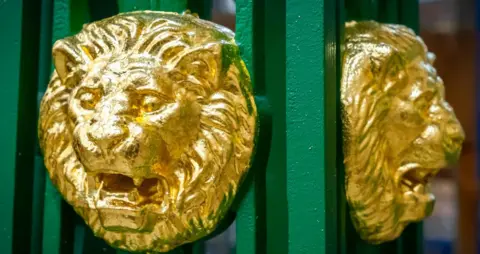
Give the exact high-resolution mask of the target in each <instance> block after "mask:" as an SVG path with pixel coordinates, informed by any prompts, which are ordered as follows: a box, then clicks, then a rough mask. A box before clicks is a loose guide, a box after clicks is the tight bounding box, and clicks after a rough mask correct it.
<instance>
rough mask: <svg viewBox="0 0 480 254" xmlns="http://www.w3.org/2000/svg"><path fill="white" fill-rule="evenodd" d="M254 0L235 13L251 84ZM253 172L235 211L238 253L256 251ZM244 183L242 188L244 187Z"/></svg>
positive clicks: (240, 5) (242, 0)
mask: <svg viewBox="0 0 480 254" xmlns="http://www.w3.org/2000/svg"><path fill="white" fill-rule="evenodd" d="M255 3H256V1H249V0H237V1H236V4H237V8H236V9H237V13H236V34H235V37H236V41H237V42H238V43H240V44H241V46H240V52H241V54H242V58H243V60H244V61H245V64H246V66H247V68H248V71H249V72H250V78H251V79H252V84H253V85H254V87H255V86H258V85H259V84H257V83H256V79H255V69H254V66H253V46H254V41H253V40H254V39H253V36H254V21H253V18H254V16H253V15H254V5H255ZM250 174H251V175H252V174H253V181H251V182H246V183H245V184H251V185H250V186H247V187H250V189H249V190H248V192H247V193H246V195H245V196H244V197H243V200H242V203H241V206H240V208H239V209H238V212H237V219H236V229H237V230H236V237H237V241H236V243H237V250H236V253H238V254H255V253H258V252H257V251H256V250H257V244H260V243H258V242H257V239H256V237H257V233H258V228H257V227H258V226H257V223H259V222H260V221H259V220H257V207H256V201H257V200H256V195H255V192H256V188H255V187H256V186H257V184H256V182H255V181H256V180H257V181H258V179H255V178H256V177H255V175H256V174H255V172H253V173H252V171H251V172H250ZM245 184H244V186H243V188H246V187H245Z"/></svg>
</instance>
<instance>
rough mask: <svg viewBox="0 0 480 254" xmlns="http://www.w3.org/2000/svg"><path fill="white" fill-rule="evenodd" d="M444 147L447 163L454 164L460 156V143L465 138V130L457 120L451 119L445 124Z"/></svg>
mask: <svg viewBox="0 0 480 254" xmlns="http://www.w3.org/2000/svg"><path fill="white" fill-rule="evenodd" d="M444 135H445V139H444V149H445V153H446V157H447V161H448V163H449V164H454V163H456V161H457V160H458V157H459V156H460V152H461V150H462V144H463V141H464V140H465V132H464V130H463V128H462V126H461V125H460V123H459V122H458V121H457V120H454V121H451V122H450V123H448V124H447V125H446V126H445V133H444Z"/></svg>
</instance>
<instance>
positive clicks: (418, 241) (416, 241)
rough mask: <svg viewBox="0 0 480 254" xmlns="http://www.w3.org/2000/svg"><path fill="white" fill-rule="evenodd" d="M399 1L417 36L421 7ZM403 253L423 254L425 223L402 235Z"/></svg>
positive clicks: (415, 0) (407, 0)
mask: <svg viewBox="0 0 480 254" xmlns="http://www.w3.org/2000/svg"><path fill="white" fill-rule="evenodd" d="M398 1H399V4H398V5H399V23H401V24H403V25H406V26H408V27H410V28H412V29H413V30H414V31H415V32H416V33H417V34H418V33H419V32H420V19H419V16H420V13H419V11H420V5H419V2H418V0H398ZM399 246H400V247H399V248H401V249H400V250H401V252H399V254H404V253H406V252H408V254H423V253H424V241H423V223H422V222H420V223H414V224H410V225H409V226H408V227H407V228H406V229H405V231H404V232H403V234H402V240H401V244H399Z"/></svg>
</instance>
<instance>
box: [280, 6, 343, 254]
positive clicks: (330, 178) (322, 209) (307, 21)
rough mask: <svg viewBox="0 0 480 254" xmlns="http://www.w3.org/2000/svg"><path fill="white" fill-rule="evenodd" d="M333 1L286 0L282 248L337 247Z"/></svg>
mask: <svg viewBox="0 0 480 254" xmlns="http://www.w3.org/2000/svg"><path fill="white" fill-rule="evenodd" d="M337 8H338V7H337V2H336V1H333V0H304V1H295V0H287V9H286V17H287V18H286V24H287V27H286V40H287V41H286V54H287V56H286V68H287V71H286V77H287V78H286V89H287V90H286V121H287V122H286V133H287V149H286V151H287V201H288V216H289V218H288V232H289V234H288V242H289V246H288V253H292V254H296V253H299V254H300V253H320V254H330V253H337V250H336V247H337V245H336V242H337V236H336V232H337V231H336V230H337V225H336V163H337V153H336V147H337V144H336V142H337V132H336V131H337V125H336V122H337V121H336V116H337V113H336V111H337V104H338V96H337V84H338V82H337V80H338V79H337V74H338V73H337V72H338V71H337V69H336V67H337V63H336V59H337V58H338V56H337V53H338V45H337V32H336V31H337V29H336V24H337V22H336V19H337V15H336V14H337Z"/></svg>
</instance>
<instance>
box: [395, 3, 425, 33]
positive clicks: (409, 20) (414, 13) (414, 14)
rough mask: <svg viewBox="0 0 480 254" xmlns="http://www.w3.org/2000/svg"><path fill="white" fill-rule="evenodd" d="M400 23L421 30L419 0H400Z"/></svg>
mask: <svg viewBox="0 0 480 254" xmlns="http://www.w3.org/2000/svg"><path fill="white" fill-rule="evenodd" d="M399 10H400V15H399V17H400V20H399V21H400V23H401V24H404V25H406V26H408V27H410V28H412V29H413V30H414V31H415V32H417V33H418V32H420V19H419V11H420V5H419V3H418V0H399Z"/></svg>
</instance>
